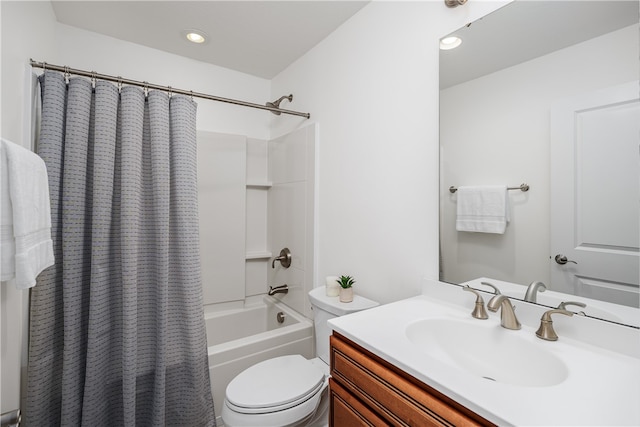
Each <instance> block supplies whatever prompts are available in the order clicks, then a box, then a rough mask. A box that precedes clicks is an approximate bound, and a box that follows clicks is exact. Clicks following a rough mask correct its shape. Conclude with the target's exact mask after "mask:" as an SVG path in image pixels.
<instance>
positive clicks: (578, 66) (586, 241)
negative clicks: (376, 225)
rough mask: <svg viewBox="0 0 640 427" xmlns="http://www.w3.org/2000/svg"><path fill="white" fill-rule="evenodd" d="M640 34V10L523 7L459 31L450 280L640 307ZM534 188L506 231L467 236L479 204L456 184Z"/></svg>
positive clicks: (450, 151) (517, 200) (447, 149)
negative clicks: (471, 210)
mask: <svg viewBox="0 0 640 427" xmlns="http://www.w3.org/2000/svg"><path fill="white" fill-rule="evenodd" d="M638 31H639V26H638V2H637V1H536V2H527V1H514V2H512V3H509V4H507V5H506V6H504V7H503V8H501V9H499V10H497V11H496V12H494V13H492V14H490V15H488V16H485V17H484V18H482V19H480V20H478V21H476V22H473V23H471V24H470V25H467V26H465V27H463V28H461V29H459V30H457V31H455V32H454V33H452V34H451V35H455V36H458V37H460V39H461V40H462V43H461V45H460V46H459V47H457V48H455V49H451V50H441V51H440V168H441V173H440V187H441V188H440V236H441V237H440V238H441V242H440V253H441V260H440V261H441V262H440V265H441V271H440V279H441V280H442V281H445V282H450V283H458V284H459V283H464V282H467V281H470V280H474V279H478V278H489V279H493V280H496V281H504V282H508V283H516V284H520V285H524V286H527V285H529V284H530V283H533V282H536V281H540V282H543V283H544V284H545V285H546V287H547V289H549V290H550V291H554V292H560V293H563V294H567V295H568V296H571V295H575V296H581V297H585V298H590V299H596V300H600V301H606V302H609V303H614V304H617V305H623V306H628V307H638V306H639V304H640V298H639V293H638V282H639V279H638V276H639V272H640V264H639V261H638V260H639V252H638V247H639V246H640V244H639V240H640V237H639V236H640V231H639V224H638V223H639V220H638V218H639V217H640V214H639V207H638V205H639V201H638V194H639V193H640V188H639V183H638V163H637V161H638V157H637V156H638V134H639V132H640V106H639V105H640V104H639V102H638V76H639V74H640V69H639V64H638V56H639V55H638V52H639V44H638ZM522 183H526V184H528V185H529V187H530V189H529V191H526V192H524V191H520V190H517V189H516V190H509V191H507V192H506V194H507V196H506V205H507V206H508V217H509V220H508V222H507V223H506V228H505V229H504V232H503V233H502V234H500V232H499V231H498V232H469V231H461V230H458V229H457V228H460V225H458V226H457V218H458V214H459V213H458V208H459V206H461V207H462V209H465V206H468V204H467V202H468V200H467V199H463V203H462V204H460V203H459V201H460V200H459V198H460V197H463V198H464V197H467V196H465V194H461V192H460V191H457V192H455V193H452V192H450V190H449V188H450V187H451V186H453V187H456V188H460V187H472V189H474V190H478V189H479V190H483V191H486V190H487V189H486V188H484V187H483V186H487V185H504V186H508V187H518V186H520V185H521V184H522ZM473 187H477V188H473ZM468 189H469V188H467V190H468ZM463 193H464V192H463ZM467 194H468V191H467ZM474 200H475V199H474ZM463 213H464V212H463ZM479 213H480V214H482V213H483V212H482V209H481V210H480V212H479ZM485 213H487V212H485ZM488 213H489V214H494V213H495V212H488ZM467 214H468V212H467ZM462 228H463V229H464V227H462ZM500 283H502V282H500ZM523 297H524V296H523ZM586 312H587V314H590V313H589V312H588V310H586ZM592 313H593V312H592ZM594 316H596V317H607V316H606V315H603V314H602V313H597V314H594ZM613 320H617V319H613Z"/></svg>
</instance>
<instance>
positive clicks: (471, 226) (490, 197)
mask: <svg viewBox="0 0 640 427" xmlns="http://www.w3.org/2000/svg"><path fill="white" fill-rule="evenodd" d="M457 193H458V212H457V214H458V216H457V219H456V230H458V231H470V232H475V233H496V234H504V232H505V229H506V228H507V223H508V222H509V199H508V196H507V186H506V185H486V186H476V187H471V186H469V187H458V191H457Z"/></svg>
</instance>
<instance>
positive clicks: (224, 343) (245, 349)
mask: <svg viewBox="0 0 640 427" xmlns="http://www.w3.org/2000/svg"><path fill="white" fill-rule="evenodd" d="M279 312H282V313H284V323H278V321H277V313H279ZM205 322H206V328H207V342H208V346H209V349H208V354H209V374H210V376H211V391H212V393H213V402H214V405H215V410H216V415H217V418H218V420H217V421H218V425H222V420H221V419H220V414H221V413H222V404H223V401H224V395H225V390H226V388H227V385H228V384H229V382H230V381H231V380H232V379H233V378H234V377H235V376H236V375H238V374H239V373H240V372H242V371H243V370H245V369H247V368H248V367H249V366H251V365H254V364H256V363H258V362H261V361H263V360H267V359H270V358H272V357H277V356H284V355H287V354H301V355H302V356H304V357H306V358H312V357H313V322H312V321H310V320H309V319H307V318H306V317H304V316H302V315H301V314H299V313H297V312H296V311H294V310H293V309H291V308H289V307H287V306H286V305H284V304H283V303H281V302H278V300H277V299H275V298H273V297H269V296H265V297H264V299H263V301H262V303H258V304H252V305H250V306H245V308H241V309H232V310H225V311H219V312H214V313H207V314H205Z"/></svg>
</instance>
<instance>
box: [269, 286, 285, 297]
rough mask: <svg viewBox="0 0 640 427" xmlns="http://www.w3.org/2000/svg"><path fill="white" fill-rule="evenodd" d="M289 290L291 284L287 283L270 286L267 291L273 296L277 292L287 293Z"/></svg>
mask: <svg viewBox="0 0 640 427" xmlns="http://www.w3.org/2000/svg"><path fill="white" fill-rule="evenodd" d="M287 292H289V286H287V285H286V284H285V285H280V286H276V287H275V288H274V287H273V286H269V292H267V293H268V294H269V295H270V296H273V295H275V294H286V293H287Z"/></svg>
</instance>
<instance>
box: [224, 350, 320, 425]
mask: <svg viewBox="0 0 640 427" xmlns="http://www.w3.org/2000/svg"><path fill="white" fill-rule="evenodd" d="M323 382H324V374H323V373H322V370H321V369H320V368H318V367H317V366H315V365H313V364H312V363H311V362H310V361H309V360H307V359H305V358H304V357H302V356H301V355H299V354H295V355H290V356H281V357H276V358H273V359H269V360H265V361H264V362H260V363H257V364H255V365H253V366H251V367H250V368H248V369H246V370H244V371H242V372H241V373H240V374H239V375H238V376H237V377H235V378H234V379H233V381H231V383H229V385H228V386H227V393H226V398H227V401H228V402H229V403H231V404H232V405H233V406H234V407H235V408H236V409H246V411H243V412H251V413H255V412H263V410H274V409H275V408H277V410H283V409H287V408H289V407H291V406H293V405H297V404H298V403H299V402H300V401H301V400H304V399H305V398H307V396H309V395H311V394H313V393H315V392H317V391H318V390H319V389H320V388H321V387H322V384H323Z"/></svg>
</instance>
